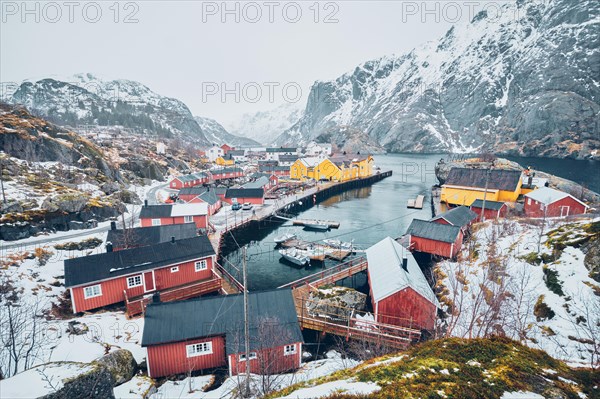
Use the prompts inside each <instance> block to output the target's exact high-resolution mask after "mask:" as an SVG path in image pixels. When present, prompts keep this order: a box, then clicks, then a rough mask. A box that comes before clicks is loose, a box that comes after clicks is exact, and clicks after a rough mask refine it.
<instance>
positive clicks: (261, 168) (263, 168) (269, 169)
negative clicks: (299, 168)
mask: <svg viewBox="0 0 600 399" xmlns="http://www.w3.org/2000/svg"><path fill="white" fill-rule="evenodd" d="M258 170H259V171H261V172H275V171H278V170H285V171H287V172H289V171H290V167H289V166H279V165H276V166H269V165H259V166H258Z"/></svg>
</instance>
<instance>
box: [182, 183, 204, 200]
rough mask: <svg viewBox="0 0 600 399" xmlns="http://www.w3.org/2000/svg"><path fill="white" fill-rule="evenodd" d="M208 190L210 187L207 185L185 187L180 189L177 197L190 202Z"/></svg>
mask: <svg viewBox="0 0 600 399" xmlns="http://www.w3.org/2000/svg"><path fill="white" fill-rule="evenodd" d="M207 190H208V187H205V186H195V187H184V188H182V189H181V190H179V192H178V193H177V197H178V198H179V200H181V201H183V202H190V201H191V200H193V199H194V198H196V197H197V196H199V195H200V194H204V193H205V192H206V191H207Z"/></svg>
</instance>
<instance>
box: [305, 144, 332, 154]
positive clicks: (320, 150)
mask: <svg viewBox="0 0 600 399" xmlns="http://www.w3.org/2000/svg"><path fill="white" fill-rule="evenodd" d="M332 152H333V148H332V145H331V144H326V143H318V144H317V143H316V142H314V141H311V142H310V143H308V144H307V145H306V152H305V154H306V155H307V156H309V157H315V156H323V157H325V156H329V155H331V154H332Z"/></svg>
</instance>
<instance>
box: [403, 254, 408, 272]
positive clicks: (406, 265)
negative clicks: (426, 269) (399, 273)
mask: <svg viewBox="0 0 600 399" xmlns="http://www.w3.org/2000/svg"><path fill="white" fill-rule="evenodd" d="M402 268H403V269H404V271H405V272H407V273H408V257H407V256H406V252H404V251H403V255H402Z"/></svg>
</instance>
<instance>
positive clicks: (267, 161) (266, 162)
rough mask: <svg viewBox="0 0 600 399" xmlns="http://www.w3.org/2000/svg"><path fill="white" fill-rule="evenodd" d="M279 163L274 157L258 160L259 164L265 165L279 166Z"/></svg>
mask: <svg viewBox="0 0 600 399" xmlns="http://www.w3.org/2000/svg"><path fill="white" fill-rule="evenodd" d="M278 164H279V162H277V161H276V160H274V159H264V160H263V159H261V160H259V161H258V166H265V165H272V166H277V165H278Z"/></svg>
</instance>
